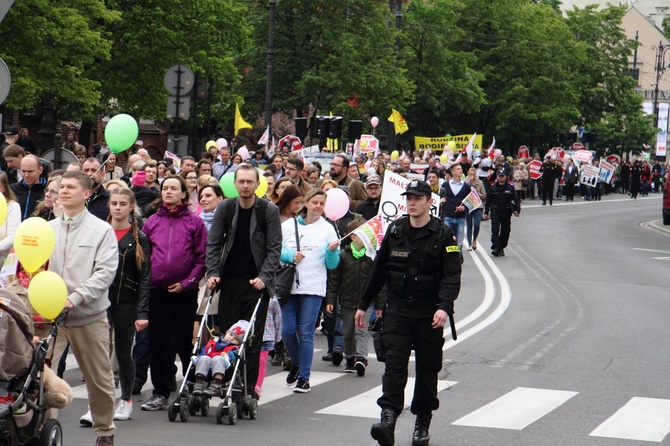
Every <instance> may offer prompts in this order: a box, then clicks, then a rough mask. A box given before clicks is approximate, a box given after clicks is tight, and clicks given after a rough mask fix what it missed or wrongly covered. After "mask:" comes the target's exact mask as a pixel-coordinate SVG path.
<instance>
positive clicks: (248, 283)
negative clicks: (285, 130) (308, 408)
mask: <svg viewBox="0 0 670 446" xmlns="http://www.w3.org/2000/svg"><path fill="white" fill-rule="evenodd" d="M14 130H15V129H13V128H10V129H9V130H8V132H9V134H7V135H6V138H7V140H8V143H6V144H5V146H4V147H3V151H2V158H3V161H4V165H3V170H5V171H6V172H5V171H0V192H2V193H3V195H4V196H5V198H6V200H7V202H8V217H7V220H6V222H5V223H4V225H3V226H2V228H0V260H1V261H2V263H4V261H5V259H6V258H7V256H8V254H9V252H10V249H11V247H12V239H13V235H14V232H15V230H16V227H17V226H18V225H19V224H20V222H21V221H23V220H25V219H27V218H29V217H31V216H37V217H41V218H43V219H45V220H47V221H49V222H50V225H51V226H52V228H53V229H54V232H55V234H56V249H55V250H54V254H53V255H52V256H51V258H50V260H49V262H48V263H47V264H46V265H45V266H44V268H45V269H48V270H51V271H55V272H57V273H58V274H60V275H61V276H62V277H63V279H64V281H65V282H66V284H67V288H68V300H67V302H66V307H67V308H70V311H69V314H68V316H67V318H66V320H65V322H64V324H63V326H62V327H60V334H59V336H58V338H57V342H56V345H55V348H54V352H53V367H54V368H56V367H58V370H59V374H60V375H61V376H62V374H63V371H64V369H65V360H66V357H67V354H66V353H67V351H68V350H71V351H72V353H74V355H75V357H76V359H77V362H78V364H79V367H80V368H81V371H82V374H83V377H84V380H85V383H86V388H87V391H88V396H89V404H90V406H89V411H88V412H87V413H86V414H84V415H83V416H82V417H81V420H80V422H81V423H82V424H84V425H88V426H92V427H93V430H94V431H95V433H96V434H97V436H98V440H97V443H96V444H98V445H113V444H114V432H115V425H114V420H117V421H120V420H128V419H129V418H130V416H131V414H132V410H133V401H132V395H138V394H140V393H141V391H142V387H143V386H144V385H145V383H146V382H147V380H148V379H149V377H150V378H151V384H152V386H153V394H152V396H151V397H150V398H148V399H147V400H146V401H145V402H144V404H142V407H141V409H142V410H147V411H155V410H164V409H167V407H168V399H169V397H170V394H171V392H175V391H176V389H177V388H176V382H175V381H176V380H175V375H176V372H177V366H176V363H175V358H176V356H179V358H180V360H181V365H182V369H183V370H182V372H183V374H184V375H186V372H187V367H188V365H189V363H190V361H191V354H192V353H191V352H192V350H193V342H194V338H195V333H197V331H198V327H199V325H200V324H208V325H210V326H211V328H212V329H213V332H214V333H215V334H218V335H219V336H220V339H218V340H216V339H214V340H212V341H211V343H208V344H207V346H206V348H205V349H203V352H202V354H201V358H200V359H198V362H197V364H198V368H197V369H196V371H195V375H194V380H195V381H196V385H195V387H194V392H195V393H196V394H207V395H209V396H218V395H221V386H222V382H221V380H222V378H223V373H224V372H225V369H226V368H227V367H228V366H230V364H231V363H232V362H233V361H234V360H235V359H236V351H237V349H238V347H239V344H240V342H241V340H242V339H243V338H244V335H245V333H247V332H248V331H251V332H252V333H254V334H255V335H256V336H262V342H254V343H251V344H250V347H249V348H248V349H247V351H246V361H247V365H248V367H247V382H249V383H252V385H250V386H249V392H250V395H251V396H252V397H253V398H256V399H260V398H262V385H263V379H264V377H265V374H266V370H267V365H268V362H269V363H270V364H271V365H273V366H279V367H283V368H284V370H286V371H287V372H288V374H287V376H286V384H287V385H288V386H290V387H292V388H293V390H294V392H296V393H307V392H310V390H311V386H310V372H311V367H312V361H313V353H314V336H315V333H316V330H317V328H318V327H319V326H320V327H321V328H322V331H323V332H324V333H325V334H326V335H327V336H328V352H327V353H326V354H325V355H324V356H323V357H322V359H323V360H325V361H330V362H332V363H333V364H334V365H336V366H340V365H341V364H342V363H344V366H343V371H344V372H347V373H352V374H356V375H358V376H364V375H365V371H366V367H367V366H368V363H367V356H368V344H369V340H368V336H369V332H368V328H367V326H368V324H369V323H370V322H372V321H373V320H374V319H376V318H379V317H381V316H382V312H385V316H387V317H385V320H386V322H385V323H386V324H387V329H388V330H390V328H388V327H395V328H394V330H395V331H396V332H397V331H398V330H400V331H401V332H402V329H400V328H398V327H403V326H405V327H414V325H412V324H414V322H412V324H410V323H409V322H407V320H406V319H405V318H407V317H409V318H410V319H412V320H416V321H418V320H421V321H424V320H426V321H428V322H427V325H422V324H423V322H422V323H421V324H419V323H418V322H417V324H418V325H416V327H418V328H416V330H418V331H416V332H412V333H409V334H408V335H407V337H404V338H403V339H398V338H397V336H395V337H394V336H389V337H388V338H389V339H387V340H386V341H385V343H386V344H385V345H386V346H387V348H389V347H391V348H390V350H389V353H388V354H387V363H386V372H385V377H384V381H383V383H384V388H383V392H384V395H383V396H382V398H380V400H379V401H378V403H379V405H380V406H381V407H382V418H381V423H377V424H375V426H373V430H372V435H373V437H374V438H375V439H377V440H378V441H379V442H380V444H393V426H394V425H395V418H396V417H397V416H398V414H399V413H400V411H401V410H402V407H403V398H402V395H401V394H402V388H404V385H403V386H402V387H401V388H400V389H398V388H397V387H398V386H399V385H400V384H401V383H403V382H406V380H407V373H406V365H407V360H408V357H409V351H410V350H411V349H412V348H415V349H416V348H418V347H417V346H418V345H420V344H422V342H421V341H419V340H420V339H423V340H424V341H425V342H426V346H425V347H424V348H423V350H422V353H420V354H419V356H422V359H421V360H420V361H421V363H420V362H419V358H417V361H418V362H417V373H418V374H424V373H425V374H426V375H425V379H423V380H418V381H417V389H419V390H417V392H418V393H417V394H418V395H422V396H423V397H422V398H415V401H414V403H413V404H412V412H413V413H415V414H416V415H417V424H416V429H415V432H414V435H413V444H417V445H421V444H428V440H429V436H428V427H429V425H430V413H431V412H432V411H433V410H435V409H437V406H438V402H437V389H436V387H435V385H434V384H435V382H433V380H436V379H437V378H436V377H437V373H438V372H439V369H440V367H441V360H440V361H439V363H437V362H436V361H435V358H436V357H435V354H436V352H437V350H439V351H440V353H439V354H440V355H441V342H443V339H442V334H441V333H442V330H441V328H442V327H443V326H444V323H445V321H446V318H447V316H448V315H451V314H453V301H454V300H455V299H456V297H457V295H458V291H459V288H460V263H462V262H463V253H462V250H463V241H464V240H465V239H466V233H467V246H468V250H476V249H477V237H478V234H479V228H480V222H481V221H482V220H486V219H489V218H490V219H491V221H492V232H493V233H492V246H491V249H492V254H493V255H494V256H504V255H505V253H504V249H505V247H506V246H507V241H508V238H509V229H510V220H511V216H512V215H515V216H518V215H519V212H520V204H521V201H522V200H524V199H531V200H532V199H535V197H536V196H541V197H542V200H543V204H545V203H546V202H547V201H548V202H549V204H550V205H551V204H552V203H553V200H554V199H561V198H562V197H565V199H566V200H573V199H574V196H575V195H578V196H581V197H583V198H584V199H588V200H599V199H600V196H601V195H602V194H603V193H610V192H617V191H618V192H620V193H626V192H628V193H630V194H631V197H632V198H635V197H636V196H637V194H638V192H640V193H642V194H643V195H645V194H647V193H649V192H658V191H659V190H660V189H661V181H662V178H663V177H664V175H665V167H664V166H663V165H662V164H660V163H658V162H652V163H648V162H647V161H643V162H640V161H635V162H634V163H633V164H632V165H631V164H630V163H622V164H621V165H619V166H617V170H616V174H615V178H614V181H613V182H612V183H611V185H610V184H605V183H598V184H597V185H595V186H594V187H591V186H589V187H582V186H583V185H581V184H580V182H579V169H578V167H577V166H575V165H574V163H573V161H572V160H571V159H570V160H567V162H566V165H565V166H563V165H562V164H563V160H554V159H552V158H551V157H547V158H545V160H544V162H543V164H542V168H541V169H540V171H541V173H542V177H541V178H540V179H531V178H530V175H529V171H528V169H527V164H528V162H529V161H531V160H519V159H512V158H505V157H504V156H499V157H497V158H495V159H491V158H489V157H488V156H485V155H484V156H482V157H476V158H475V159H469V158H468V156H467V154H465V153H463V154H456V155H455V156H454V157H453V159H448V160H446V161H447V162H441V161H440V158H438V157H437V156H430V155H428V156H425V157H424V155H425V154H423V153H419V152H414V153H412V154H406V155H403V156H402V157H397V159H392V155H390V154H388V153H380V154H378V155H377V156H374V154H372V156H369V157H368V158H367V159H366V158H364V156H362V155H359V156H357V157H355V158H352V157H350V156H348V155H345V154H339V155H336V156H334V157H333V158H332V162H331V164H330V166H328V170H327V171H322V166H320V165H319V164H318V163H313V164H309V165H307V164H305V162H304V160H303V159H301V158H300V157H299V156H296V155H297V153H296V152H293V153H291V151H290V148H289V147H282V148H281V149H280V150H279V152H278V153H277V154H275V155H274V156H272V157H267V156H266V154H265V153H264V152H263V151H262V150H259V151H257V152H255V153H254V154H253V156H252V157H250V159H242V156H241V155H240V154H239V153H233V152H234V151H232V150H231V147H221V148H218V147H216V146H214V147H210V148H209V150H207V151H206V152H204V153H203V154H202V157H201V159H199V160H196V159H194V158H192V157H189V156H185V157H182V158H181V160H180V162H179V164H178V165H177V164H175V163H174V161H173V160H172V159H170V158H166V159H163V160H160V161H156V160H153V159H151V158H150V157H149V154H148V153H147V151H146V150H145V149H143V148H141V147H135V150H133V152H134V153H132V154H130V156H129V157H128V166H127V167H128V168H127V170H124V169H122V168H121V167H120V166H118V165H117V164H116V161H117V160H116V154H115V153H113V152H109V151H104V150H103V151H100V153H98V154H97V156H90V155H91V154H90V153H88V152H87V151H86V149H85V148H83V146H80V145H77V144H76V142H75V141H70V138H68V143H72V150H73V151H74V152H75V153H77V154H78V159H79V161H80V162H77V163H72V164H70V165H69V166H68V167H67V169H65V170H59V171H53V172H50V171H49V168H48V164H46V163H45V162H44V160H41V159H40V158H38V157H37V156H36V155H34V154H31V153H30V152H27V151H26V150H25V149H24V148H23V147H22V146H20V145H18V144H14V143H13V142H16V141H12V138H11V137H12V136H13V135H12V133H13V132H14ZM247 153H248V152H247ZM535 158H536V159H539V156H538V155H535ZM443 161H445V160H443ZM594 163H597V161H596V162H594ZM259 166H265V167H264V170H261V169H259V168H258V167H259ZM418 168H422V169H423V171H422V172H421V173H417V172H418V171H417V170H415V169H418ZM387 169H390V170H391V171H393V172H395V173H397V174H400V175H403V176H406V177H408V178H409V179H411V180H412V181H411V182H410V183H409V186H408V187H407V191H406V197H407V203H408V209H409V211H408V213H409V218H408V219H407V220H403V219H401V220H400V223H398V224H394V225H392V227H391V229H390V230H389V232H387V239H385V243H386V240H388V244H389V245H393V244H394V243H398V249H397V250H392V251H389V252H387V251H385V250H384V249H383V250H382V252H381V253H380V256H378V259H377V260H376V261H375V262H373V260H372V259H371V258H370V257H369V256H367V255H366V249H365V245H364V243H363V241H362V240H361V239H360V238H359V237H358V236H357V235H351V233H352V232H353V231H354V230H355V229H356V228H357V227H359V226H361V225H362V224H364V222H365V221H366V220H368V219H371V218H372V217H374V216H376V215H377V214H378V213H379V205H380V198H381V194H382V187H383V178H384V173H385V171H386V170H387ZM231 172H232V173H234V186H235V189H236V192H237V197H236V198H234V199H232V198H231V199H227V198H228V197H226V196H225V194H224V191H223V190H222V187H221V186H220V180H221V178H222V177H223V176H224V175H225V174H226V173H231ZM261 175H262V176H263V177H264V182H265V183H267V191H266V192H265V193H264V194H263V195H262V196H257V193H258V190H259V185H260V184H261ZM417 177H418V178H417ZM332 188H341V189H342V190H344V191H345V193H346V194H347V195H348V197H349V202H350V208H349V211H348V212H347V213H346V214H345V215H344V216H343V217H342V218H340V219H339V220H337V221H331V220H329V219H327V218H326V217H325V216H324V208H325V204H326V199H327V194H326V192H327V191H328V190H329V189H332ZM472 190H474V191H476V192H477V195H478V196H479V197H480V198H481V204H480V205H479V206H478V207H476V208H474V209H468V208H467V207H466V206H465V205H464V204H463V200H464V199H465V197H467V196H468V194H470V193H471V191H472ZM431 193H435V194H437V195H439V197H440V208H439V220H438V219H431V218H430V217H428V213H427V212H428V207H429V206H428V204H427V203H428V202H429V200H430V196H431ZM434 222H438V223H441V222H443V223H445V224H446V226H444V225H442V224H438V223H434ZM441 227H442V228H445V229H444V230H442V229H440V228H441ZM396 239H397V240H396ZM439 243H442V244H445V243H446V245H445V246H446V248H445V249H439V250H438V251H439V252H442V251H445V252H446V256H445V259H442V258H441V257H440V256H439V255H438V257H435V258H433V257H431V256H434V254H435V253H433V252H432V251H433V250H431V248H435V246H437V244H439ZM412 245H414V246H413V247H412ZM382 246H383V247H384V246H385V245H382ZM417 247H418V248H417ZM388 249H390V248H388ZM415 249H419V250H422V253H423V256H424V258H423V259H422V260H419V259H418V258H417V257H416V255H414V256H413V255H412V254H411V253H412V252H414V250H415ZM380 259H382V260H380ZM384 262H385V263H384ZM282 263H290V264H294V265H296V276H295V277H296V279H295V281H294V283H293V285H292V288H291V290H290V292H289V293H288V295H287V296H286V297H285V298H284V299H282V301H281V303H280V302H279V301H278V299H277V296H276V295H275V285H276V284H275V274H276V271H277V269H278V267H279V266H280V264H282ZM377 265H380V266H377ZM441 265H443V267H441ZM386 269H388V270H389V271H390V272H389V274H388V276H387V275H386V273H382V272H381V271H382V270H384V271H385V270H386ZM393 271H398V274H396V275H394V274H392V272H393ZM409 275H415V276H416V284H413V285H411V286H410V285H408V284H407V282H406V281H405V279H404V278H405V277H407V276H409ZM424 276H425V277H424ZM16 278H17V279H16V281H15V282H14V283H13V284H12V286H13V289H15V290H18V291H20V292H21V294H22V295H25V294H26V293H27V289H28V284H29V282H30V275H28V274H26V273H25V271H23V270H22V267H21V265H20V264H18V266H17V272H16ZM366 280H367V285H366V287H364V289H363V290H362V284H364V283H366ZM422 281H423V282H422ZM421 287H423V288H421ZM208 290H210V291H213V292H214V293H215V294H216V298H215V299H214V300H213V304H212V308H211V310H210V311H209V312H208V318H207V319H204V318H203V308H204V302H205V301H206V297H205V296H206V291H208ZM391 290H393V291H391ZM427 296H433V297H432V298H430V299H429V298H428V297H427ZM434 296H438V298H435V297H434ZM431 299H437V300H431ZM257 304H258V305H257ZM256 307H258V308H257V313H256V319H255V323H254V325H253V326H250V325H249V321H251V320H252V313H253V312H254V309H256ZM408 308H410V311H409V313H411V314H412V316H406V314H404V313H406V312H407V309H408ZM387 310H388V315H386V312H387ZM403 324H404V325H403ZM406 329H407V330H409V328H406ZM413 329H414V328H412V330H413ZM431 330H432V331H431ZM435 333H440V334H439V336H437V338H436V337H435ZM408 339H413V341H411V342H410V341H408ZM110 341H111V342H110ZM110 343H111V345H112V346H113V350H112V352H111V354H110V349H109V348H108V347H109V345H110ZM438 344H439V345H438ZM429 346H430V347H429ZM389 354H390V357H389ZM431 355H432V356H431ZM429 357H432V359H430V360H429V359H427V358H429ZM216 358H218V359H216ZM440 358H441V356H440ZM403 366H404V367H405V372H404V374H403V373H401V372H399V370H401V369H402V367H403ZM420 370H421V371H420ZM209 372H211V373H212V374H213V379H212V380H211V382H209V383H208V382H205V378H206V377H207V375H208V373H209ZM403 380H404V381H403ZM115 383H116V385H117V386H120V388H121V398H120V399H119V400H118V401H114V385H115Z"/></svg>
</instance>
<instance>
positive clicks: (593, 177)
mask: <svg viewBox="0 0 670 446" xmlns="http://www.w3.org/2000/svg"><path fill="white" fill-rule="evenodd" d="M599 173H600V169H598V168H597V167H596V166H592V165H590V164H587V165H586V166H584V167H583V169H582V175H581V178H580V180H579V182H580V183H581V184H584V185H586V186H591V187H595V185H596V183H597V182H598V174H599Z"/></svg>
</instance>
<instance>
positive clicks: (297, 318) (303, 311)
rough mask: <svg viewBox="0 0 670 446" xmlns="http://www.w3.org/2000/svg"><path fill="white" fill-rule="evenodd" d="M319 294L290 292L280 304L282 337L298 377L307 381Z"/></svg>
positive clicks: (310, 367) (312, 354)
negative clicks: (297, 367) (296, 367)
mask: <svg viewBox="0 0 670 446" xmlns="http://www.w3.org/2000/svg"><path fill="white" fill-rule="evenodd" d="M321 299H322V297H321V296H313V295H306V294H291V295H290V296H289V298H288V299H287V301H286V303H285V304H282V306H281V311H282V338H283V340H284V345H285V346H286V350H288V353H289V355H291V360H292V361H293V365H294V366H299V367H300V375H299V376H298V377H299V378H300V379H303V380H305V381H309V375H310V372H311V370H312V358H313V357H314V332H315V330H316V328H315V326H316V318H317V316H318V315H319V308H320V307H321Z"/></svg>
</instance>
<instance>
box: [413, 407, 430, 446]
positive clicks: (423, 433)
mask: <svg viewBox="0 0 670 446" xmlns="http://www.w3.org/2000/svg"><path fill="white" fill-rule="evenodd" d="M431 418H432V414H430V413H428V414H420V415H417V416H416V422H415V423H414V433H413V434H412V446H428V442H429V441H430V435H429V434H428V429H430V419H431Z"/></svg>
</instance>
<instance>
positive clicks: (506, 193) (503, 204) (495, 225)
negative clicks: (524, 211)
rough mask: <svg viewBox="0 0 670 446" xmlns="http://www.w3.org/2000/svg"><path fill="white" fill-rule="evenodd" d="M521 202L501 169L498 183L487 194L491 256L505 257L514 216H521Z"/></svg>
mask: <svg viewBox="0 0 670 446" xmlns="http://www.w3.org/2000/svg"><path fill="white" fill-rule="evenodd" d="M519 212H521V200H520V199H519V196H518V195H517V193H516V191H515V190H514V186H512V185H511V184H509V183H508V182H507V172H506V171H505V169H501V170H499V171H498V173H497V181H496V182H495V183H493V185H492V186H491V187H490V188H489V193H488V194H486V205H485V206H484V215H483V217H482V219H483V220H488V218H489V213H490V214H491V255H493V257H498V256H501V257H502V256H504V255H505V248H506V247H507V242H508V241H509V233H510V229H511V226H512V215H514V216H515V217H518V216H519Z"/></svg>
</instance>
